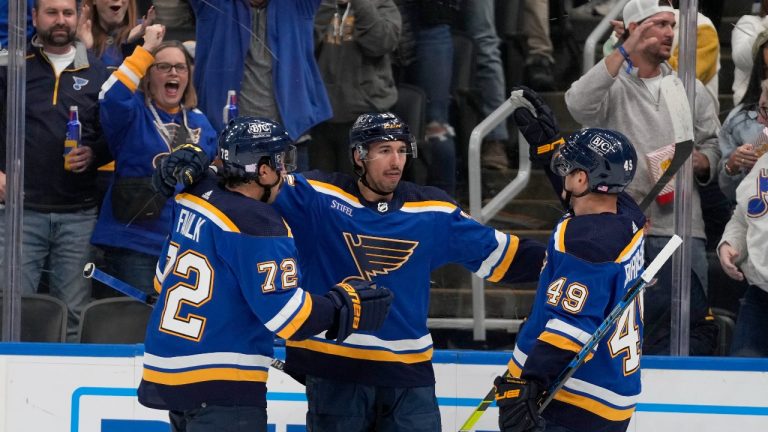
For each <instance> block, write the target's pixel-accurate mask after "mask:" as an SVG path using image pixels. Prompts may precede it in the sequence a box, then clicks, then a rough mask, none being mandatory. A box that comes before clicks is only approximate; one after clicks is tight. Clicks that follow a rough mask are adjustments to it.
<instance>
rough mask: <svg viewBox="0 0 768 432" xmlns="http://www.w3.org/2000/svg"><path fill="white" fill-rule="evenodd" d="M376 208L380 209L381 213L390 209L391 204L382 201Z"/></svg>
mask: <svg viewBox="0 0 768 432" xmlns="http://www.w3.org/2000/svg"><path fill="white" fill-rule="evenodd" d="M376 208H377V209H378V210H379V213H386V211H387V210H389V204H387V203H385V202H380V203H379V205H378V206H376Z"/></svg>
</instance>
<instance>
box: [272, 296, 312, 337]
mask: <svg viewBox="0 0 768 432" xmlns="http://www.w3.org/2000/svg"><path fill="white" fill-rule="evenodd" d="M303 300H304V290H303V289H301V288H297V289H296V291H295V292H294V293H293V296H291V299H290V300H288V303H286V304H285V306H283V308H282V309H280V312H278V313H277V314H275V316H274V317H273V318H272V319H271V320H269V322H267V323H266V324H264V326H265V327H266V328H268V329H269V331H271V332H276V331H278V330H279V329H280V328H282V327H283V326H284V325H285V323H286V322H288V320H290V319H291V318H292V317H293V316H294V315H295V314H296V311H298V310H299V308H301V305H302V303H303Z"/></svg>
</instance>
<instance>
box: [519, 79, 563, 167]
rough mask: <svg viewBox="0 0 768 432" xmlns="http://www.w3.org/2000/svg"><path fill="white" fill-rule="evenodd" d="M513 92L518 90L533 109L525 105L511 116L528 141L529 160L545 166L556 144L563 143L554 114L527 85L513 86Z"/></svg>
mask: <svg viewBox="0 0 768 432" xmlns="http://www.w3.org/2000/svg"><path fill="white" fill-rule="evenodd" d="M514 92H520V93H521V94H522V96H523V97H524V98H525V99H526V100H527V101H528V102H530V104H531V105H532V106H533V109H534V111H531V110H530V109H529V108H527V107H521V108H518V109H516V110H515V112H514V113H512V117H513V118H514V120H515V124H516V125H517V127H518V129H520V132H521V133H522V134H523V136H524V137H525V140H526V141H528V144H529V146H530V147H529V154H530V158H531V161H532V162H534V163H539V164H542V165H545V166H546V165H548V164H549V160H550V159H551V158H552V155H553V154H554V151H555V150H556V149H557V147H558V145H560V144H562V143H563V138H562V136H561V135H560V128H559V127H558V125H557V119H556V118H555V114H554V113H553V112H552V108H550V107H549V105H547V104H546V102H544V100H543V99H542V98H541V96H539V94H538V93H536V92H535V91H533V90H531V89H529V88H528V87H525V86H518V87H514V88H513V93H514Z"/></svg>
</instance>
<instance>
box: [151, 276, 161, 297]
mask: <svg viewBox="0 0 768 432" xmlns="http://www.w3.org/2000/svg"><path fill="white" fill-rule="evenodd" d="M152 285H154V287H155V291H157V293H158V294H160V291H162V290H163V284H162V283H161V282H160V280H159V279H158V278H157V276H155V277H154V278H152Z"/></svg>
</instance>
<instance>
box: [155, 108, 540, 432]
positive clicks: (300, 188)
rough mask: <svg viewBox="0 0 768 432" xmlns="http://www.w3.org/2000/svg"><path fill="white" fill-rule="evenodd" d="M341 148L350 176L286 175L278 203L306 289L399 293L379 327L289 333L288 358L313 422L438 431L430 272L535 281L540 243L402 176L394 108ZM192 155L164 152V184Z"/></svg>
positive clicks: (405, 155)
mask: <svg viewBox="0 0 768 432" xmlns="http://www.w3.org/2000/svg"><path fill="white" fill-rule="evenodd" d="M349 148H350V158H351V159H352V161H353V163H354V166H355V171H356V176H354V177H352V176H348V175H345V174H327V173H322V172H317V171H312V172H308V173H305V174H303V175H301V174H297V175H291V176H288V177H286V181H285V183H284V185H283V187H282V188H281V189H280V192H279V194H278V196H277V199H276V200H275V203H274V206H275V208H276V209H277V211H278V212H279V213H280V214H281V215H282V216H283V217H284V218H285V219H286V220H287V221H288V225H289V226H290V227H291V229H292V230H293V233H294V235H295V238H296V246H297V249H298V250H299V253H300V254H301V270H302V274H303V276H304V277H305V280H306V281H307V282H306V285H307V286H308V287H311V288H310V289H313V290H314V289H320V290H325V288H323V284H327V283H329V282H328V281H334V280H335V281H338V280H345V281H375V282H377V283H379V284H381V285H384V286H387V287H388V288H390V289H391V290H392V291H393V292H394V294H395V300H394V302H393V304H392V310H391V312H390V314H389V316H388V317H387V319H386V321H385V322H384V325H383V326H382V327H381V329H380V330H378V331H376V332H371V333H365V334H363V333H361V334H355V335H351V336H350V337H349V338H347V339H346V340H345V341H344V342H343V343H342V344H333V343H327V342H328V341H327V340H326V339H325V338H324V337H322V335H316V336H313V337H311V338H309V339H307V340H304V341H289V342H287V344H286V345H287V360H286V365H287V367H288V368H289V369H290V370H291V372H292V373H294V374H297V375H304V376H305V377H306V386H307V389H306V390H307V400H308V406H309V412H308V414H307V427H308V429H309V430H311V431H344V432H356V431H370V430H377V431H387V432H389V431H392V432H394V431H404V432H405V431H407V432H411V431H439V430H440V429H441V427H440V411H439V409H438V405H437V398H436V396H435V376H434V372H433V369H432V362H431V359H432V337H431V335H430V334H429V330H428V329H427V314H428V311H429V287H430V274H431V272H432V270H434V269H436V268H437V267H440V266H442V265H444V264H446V263H450V262H453V263H460V264H462V265H464V266H465V267H466V268H468V269H469V270H471V271H472V272H474V273H475V274H476V275H478V276H480V277H483V278H485V279H487V280H489V281H493V282H496V281H500V280H504V281H510V282H516V281H532V280H536V279H537V278H538V275H539V271H540V269H541V265H542V262H543V258H544V246H543V245H541V244H540V243H537V242H534V241H531V240H526V239H520V238H518V237H516V236H514V235H510V234H507V233H503V232H500V231H497V230H495V229H493V228H490V227H487V226H485V225H482V224H480V223H478V222H477V221H475V220H474V219H472V218H471V217H469V216H468V215H467V214H466V213H464V212H463V211H462V210H461V208H459V207H458V205H457V204H456V203H455V202H454V200H453V199H452V198H450V197H449V196H448V195H447V194H445V193H444V192H443V191H441V190H439V189H437V188H433V187H423V186H419V185H415V184H413V183H409V182H404V181H401V176H402V173H403V169H404V168H405V165H406V162H407V161H408V159H410V158H413V157H416V156H417V148H416V141H415V139H414V137H413V136H412V135H411V133H410V131H409V128H408V126H407V125H406V124H405V123H403V122H402V120H400V119H399V118H398V117H397V116H396V115H394V114H391V113H380V114H364V115H362V116H360V117H359V118H358V119H357V121H356V122H355V124H354V126H353V127H352V129H351V131H350V147H349ZM174 153H176V152H174ZM193 157H194V155H193V154H192V153H191V150H185V151H181V152H178V153H176V154H171V156H170V162H171V164H170V165H169V167H172V169H169V170H168V172H166V173H163V172H162V171H163V169H161V170H160V171H158V172H157V173H156V174H157V175H158V176H161V177H163V179H164V180H165V181H170V182H171V183H172V182H173V171H177V170H178V167H179V166H184V167H189V166H190V165H191V164H189V163H187V162H186V161H188V160H191V159H192V158H193ZM331 285H332V283H331V284H330V285H327V286H331ZM322 292H323V291H313V293H317V294H321V293H322Z"/></svg>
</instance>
